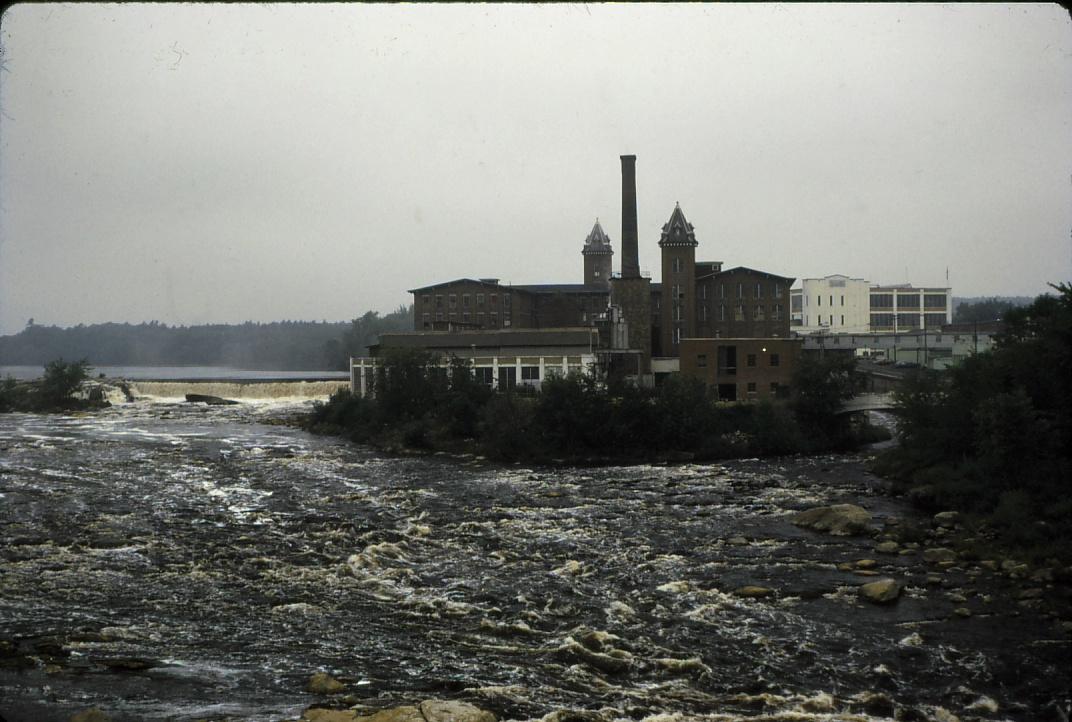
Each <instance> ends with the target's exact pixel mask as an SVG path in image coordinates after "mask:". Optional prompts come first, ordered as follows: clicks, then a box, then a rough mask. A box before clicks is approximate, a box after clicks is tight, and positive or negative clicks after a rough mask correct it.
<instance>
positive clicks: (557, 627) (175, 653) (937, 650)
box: [0, 403, 1070, 722]
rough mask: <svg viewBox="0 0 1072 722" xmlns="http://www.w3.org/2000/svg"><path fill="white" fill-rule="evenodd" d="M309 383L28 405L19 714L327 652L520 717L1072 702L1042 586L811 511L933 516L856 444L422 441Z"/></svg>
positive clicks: (13, 427) (308, 665) (379, 696)
mask: <svg viewBox="0 0 1072 722" xmlns="http://www.w3.org/2000/svg"><path fill="white" fill-rule="evenodd" d="M282 408H283V407H281V406H279V405H269V404H259V405H258V404H242V405H240V406H235V407H211V408H210V407H203V406H196V405H184V404H163V403H156V404H146V403H138V404H132V405H128V406H124V407H118V408H113V409H110V410H107V411H105V412H103V413H100V414H96V415H91V416H78V417H42V416H33V415H21V414H15V415H7V416H0V643H2V644H3V645H6V646H2V647H0V651H3V652H4V655H5V656H4V657H3V659H4V660H5V662H6V663H5V664H4V665H3V666H0V715H2V716H3V717H4V718H6V719H7V720H8V722H16V721H17V720H50V719H66V718H67V717H68V716H69V715H70V714H71V713H72V712H73V711H77V710H82V709H85V708H87V707H91V706H97V707H100V708H102V709H105V710H107V711H108V712H109V714H111V715H112V717H113V718H114V719H116V720H127V719H129V720H156V719H180V720H185V719H198V718H211V719H224V718H227V719H243V720H246V719H248V720H275V719H280V718H282V717H285V716H287V715H288V714H289V715H294V716H296V715H297V713H298V712H300V710H301V709H302V708H303V707H305V706H307V705H309V704H312V703H313V702H316V701H318V700H319V699H320V698H317V697H315V696H313V695H310V694H308V693H307V692H306V691H305V684H306V681H307V679H308V677H309V675H310V674H311V673H312V672H314V671H317V670H325V671H328V672H330V673H331V674H333V675H335V676H336V677H338V678H339V679H340V680H342V681H343V682H345V683H346V684H347V685H348V688H349V690H350V692H351V693H352V694H353V695H354V697H356V698H357V699H359V700H361V701H363V702H364V703H365V704H368V705H371V706H389V705H394V704H403V703H412V702H414V701H419V700H421V699H426V698H429V697H450V698H462V699H466V700H468V701H471V702H474V703H475V704H478V705H479V706H482V707H485V708H487V709H490V710H492V711H494V712H496V713H497V714H498V715H499V716H500V717H503V718H512V719H538V718H541V717H544V716H545V715H548V714H550V713H553V712H555V711H557V710H567V709H568V710H594V711H599V712H598V714H596V715H595V717H594V718H595V719H600V720H612V719H616V718H624V719H645V718H647V719H649V720H652V721H653V722H654V721H655V720H657V719H658V720H663V719H665V720H667V721H668V722H669V721H670V720H685V719H707V720H712V722H714V721H716V720H738V719H757V720H758V719H769V720H776V719H777V720H812V719H815V720H879V719H893V718H897V719H904V720H910V719H920V720H935V721H939V720H940V721H943V722H949V721H950V720H953V719H960V720H973V719H986V720H1023V721H1025V722H1026V721H1029V720H1030V721H1034V720H1054V721H1055V722H1056V721H1059V720H1061V719H1062V714H1064V713H1063V712H1062V710H1065V709H1067V698H1068V689H1069V683H1068V673H1069V660H1070V656H1069V642H1068V638H1067V635H1063V633H1062V631H1061V628H1060V626H1059V624H1058V621H1057V620H1056V619H1055V618H1053V617H1051V616H1046V615H1045V614H1043V613H1042V612H1041V611H1040V610H1039V609H1035V608H1033V607H1031V606H1025V605H1024V604H1022V603H1021V601H1020V600H1018V598H1017V597H1018V593H1019V592H1020V591H1021V588H1022V586H1023V582H1020V581H1015V580H1010V579H1008V578H1006V577H1003V576H1001V575H997V574H993V573H991V572H989V571H986V570H980V569H976V568H973V567H972V565H970V564H964V565H963V566H957V567H954V568H953V569H950V570H948V571H946V572H944V574H943V580H944V581H943V583H941V584H934V583H932V584H928V583H927V579H926V577H927V574H928V573H932V572H933V571H934V570H933V569H928V568H927V566H926V565H925V564H924V563H923V562H922V561H921V560H920V559H919V557H918V556H917V555H911V556H882V555H876V553H875V551H874V549H873V545H874V541H873V540H872V539H870V538H867V537H862V538H836V537H829V536H824V535H820V534H816V533H814V532H809V531H805V530H801V529H798V528H796V527H794V526H793V525H791V524H790V523H789V522H788V520H787V518H788V515H789V514H790V513H791V512H792V511H794V510H797V509H801V508H805V507H808V506H813V505H817V504H825V503H833V502H841V501H851V502H855V503H860V504H861V505H863V506H865V507H867V508H868V509H869V510H871V511H872V512H873V514H874V515H875V523H876V528H879V527H881V526H882V525H883V523H885V522H887V521H889V520H890V519H891V518H893V517H902V518H903V517H911V513H910V512H909V511H907V510H906V508H904V506H903V505H902V504H901V502H899V501H897V500H894V499H889V498H887V497H885V496H883V495H882V493H881V483H880V482H879V480H877V479H875V478H873V477H870V476H869V475H867V474H866V473H865V472H864V471H863V468H862V465H861V460H860V459H859V458H857V457H835V456H830V457H811V458H796V459H784V460H775V461H755V460H753V461H738V462H732V463H726V464H722V465H710V466H707V465H703V466H701V465H695V466H674V467H664V466H640V467H625V468H620V467H617V468H602V469H545V468H521V467H516V466H514V467H505V468H504V467H500V466H495V465H490V464H486V463H483V462H480V461H479V460H474V459H470V460H461V461H459V460H452V459H446V458H436V457H433V458H424V459H413V458H411V459H395V458H384V457H381V456H378V455H376V454H375V453H372V452H370V451H368V450H363V449H361V448H358V447H355V446H352V445H349V444H346V443H344V442H341V441H338V440H334V439H324V438H316V437H312V436H309V435H307V434H304V433H302V432H299V431H296V430H294V429H291V428H288V427H284V426H277V425H266V424H264V423H262V422H263V421H265V420H268V419H270V418H271V417H273V416H275V415H276V414H278V413H279V412H280V411H281V410H282ZM863 558H872V559H876V560H877V561H878V566H877V569H878V570H879V571H880V572H881V573H882V574H883V575H884V576H893V577H895V578H898V579H899V580H901V581H902V582H903V583H904V584H905V585H906V591H905V594H904V595H903V596H902V598H901V599H900V600H899V601H898V602H897V603H896V604H895V605H893V606H891V607H877V606H873V605H869V604H866V603H863V602H861V601H859V599H858V596H857V593H856V588H857V586H858V585H859V584H861V583H863V582H866V581H870V578H868V577H862V576H859V575H857V574H854V573H853V572H851V571H840V570H838V568H837V564H839V563H842V562H851V561H855V560H859V559H863ZM932 581H933V580H932ZM744 585H761V586H764V587H768V588H770V589H772V590H774V593H773V594H772V595H770V596H767V597H764V598H759V599H750V598H743V597H740V596H737V595H735V594H733V591H734V590H735V589H738V588H739V587H742V586H744ZM1051 593H1053V590H1052V585H1051V587H1050V588H1047V590H1045V594H1051ZM958 595H959V596H958ZM956 607H968V608H970V609H971V610H972V611H973V615H972V616H971V617H969V618H959V617H957V616H956V615H953V614H952V610H953V609H954V608H956Z"/></svg>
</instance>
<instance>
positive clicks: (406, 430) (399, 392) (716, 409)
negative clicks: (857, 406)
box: [307, 349, 889, 461]
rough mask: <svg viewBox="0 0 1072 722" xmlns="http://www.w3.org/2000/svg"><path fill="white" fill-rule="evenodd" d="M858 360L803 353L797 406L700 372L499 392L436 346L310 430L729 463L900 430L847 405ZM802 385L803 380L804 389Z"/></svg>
mask: <svg viewBox="0 0 1072 722" xmlns="http://www.w3.org/2000/svg"><path fill="white" fill-rule="evenodd" d="M853 364H854V362H853V359H852V358H851V357H849V358H845V357H828V358H827V359H817V358H807V359H802V361H801V362H800V364H799V365H798V370H797V374H796V381H797V382H799V384H800V386H799V389H800V391H799V392H797V393H796V394H795V396H794V397H793V399H792V401H791V402H789V403H783V402H773V403H772V402H760V403H726V402H719V401H718V399H717V398H716V395H715V394H714V393H713V390H712V389H711V388H710V387H708V386H707V385H706V384H704V383H703V382H702V381H700V380H698V379H693V378H688V377H681V376H672V377H671V378H669V379H667V380H666V381H665V382H664V383H662V384H661V385H660V386H659V387H658V388H656V389H643V388H638V387H636V386H635V385H632V384H629V383H623V382H619V383H615V382H614V381H613V380H612V381H610V382H608V383H601V382H599V381H597V380H596V379H594V378H593V377H592V376H590V375H581V374H571V375H569V376H564V377H551V378H549V379H546V380H545V381H544V382H543V385H542V388H541V390H540V391H539V392H538V393H535V392H532V391H527V390H525V389H520V388H519V389H515V390H512V391H509V392H503V393H498V392H495V391H492V390H491V389H490V388H489V387H487V386H485V385H483V384H481V383H478V382H477V380H476V378H475V377H474V375H473V373H472V369H471V367H470V365H469V364H468V362H466V361H464V360H460V359H457V358H455V359H452V362H451V364H450V366H449V368H446V369H442V368H438V367H437V363H436V360H435V358H434V357H432V356H431V355H429V354H428V353H427V352H424V351H418V350H411V349H390V350H387V351H386V352H385V354H384V355H383V357H382V365H381V366H380V367H379V368H378V369H377V373H376V375H375V376H374V381H373V387H374V390H375V395H374V396H373V397H371V398H368V397H357V396H353V395H351V394H350V393H349V392H347V391H343V392H340V393H338V394H336V395H335V396H333V397H332V398H331V400H330V401H329V402H328V403H327V404H322V405H318V406H317V408H316V409H315V410H314V412H313V413H312V414H311V415H310V417H309V419H308V423H307V427H308V428H310V429H311V430H314V431H319V432H322V433H332V434H338V435H342V436H346V437H349V438H350V439H352V440H354V441H357V442H361V443H369V444H372V445H375V446H378V447H381V448H387V449H398V450H401V449H420V450H437V451H438V450H444V451H453V452H463V451H464V452H476V453H480V454H484V455H487V456H490V457H492V458H495V459H499V460H503V461H516V460H526V461H550V460H553V459H564V460H582V461H583V460H589V459H595V460H599V459H608V460H622V459H624V460H654V459H671V460H674V459H678V460H684V459H718V458H731V457H740V456H755V455H776V454H790V453H797V452H815V451H827V450H835V449H851V448H855V447H857V446H858V445H859V444H860V443H862V442H864V441H873V440H877V439H878V438H889V434H888V433H886V432H884V430H881V429H873V428H871V427H866V426H860V425H857V424H853V423H851V422H850V419H849V417H848V416H845V415H837V414H836V413H835V412H836V411H837V410H838V408H839V407H840V405H841V402H842V400H843V399H844V398H846V397H847V396H849V395H851V394H852V392H853V388H854V367H853ZM795 387H796V386H795Z"/></svg>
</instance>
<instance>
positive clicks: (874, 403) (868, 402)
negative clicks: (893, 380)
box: [838, 393, 896, 414]
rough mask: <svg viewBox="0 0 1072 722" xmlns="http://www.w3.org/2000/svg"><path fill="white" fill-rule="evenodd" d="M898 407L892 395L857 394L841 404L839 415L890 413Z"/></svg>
mask: <svg viewBox="0 0 1072 722" xmlns="http://www.w3.org/2000/svg"><path fill="white" fill-rule="evenodd" d="M895 406H896V404H895V403H894V400H893V394H892V393H885V394H857V395H856V396H853V397H852V398H851V399H848V400H847V401H845V402H844V403H843V404H841V410H840V411H838V413H839V414H852V413H855V412H857V411H888V410H889V409H892V408H894V407H895Z"/></svg>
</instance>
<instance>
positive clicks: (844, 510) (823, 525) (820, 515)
mask: <svg viewBox="0 0 1072 722" xmlns="http://www.w3.org/2000/svg"><path fill="white" fill-rule="evenodd" d="M792 521H793V524H795V525H797V526H800V527H804V528H806V529H814V530H815V531H825V532H828V533H829V534H832V535H834V536H852V535H854V534H866V533H867V532H868V531H869V529H870V526H869V525H870V524H871V512H869V511H867V509H864V508H863V507H860V506H856V505H855V504H834V505H833V506H817V507H814V508H812V509H806V510H805V511H802V512H798V513H797V514H796V515H795V516H794V517H793V519H792Z"/></svg>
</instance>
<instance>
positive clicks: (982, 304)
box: [953, 296, 1032, 323]
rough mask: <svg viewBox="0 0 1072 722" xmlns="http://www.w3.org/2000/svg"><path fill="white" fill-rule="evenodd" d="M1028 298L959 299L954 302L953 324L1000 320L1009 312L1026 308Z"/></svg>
mask: <svg viewBox="0 0 1072 722" xmlns="http://www.w3.org/2000/svg"><path fill="white" fill-rule="evenodd" d="M1031 301H1032V299H1031V298H1028V297H1027V296H994V297H990V298H958V299H954V302H953V323H973V322H976V321H978V322H980V323H981V322H983V321H997V320H1000V319H1001V318H1002V317H1003V316H1004V315H1005V313H1006V312H1007V311H1009V310H1011V309H1014V308H1019V307H1020V306H1026V305H1028V304H1030V303H1031Z"/></svg>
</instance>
